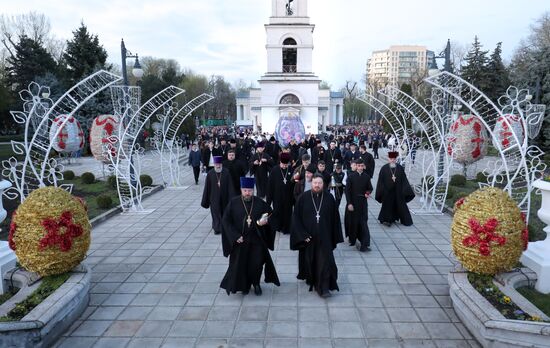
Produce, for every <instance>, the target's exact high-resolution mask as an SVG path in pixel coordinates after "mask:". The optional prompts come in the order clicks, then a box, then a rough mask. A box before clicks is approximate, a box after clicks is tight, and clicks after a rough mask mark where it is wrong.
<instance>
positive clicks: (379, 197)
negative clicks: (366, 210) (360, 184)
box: [375, 151, 414, 227]
mask: <svg viewBox="0 0 550 348" xmlns="http://www.w3.org/2000/svg"><path fill="white" fill-rule="evenodd" d="M398 155H399V153H398V152H396V151H392V152H388V158H389V163H388V164H385V165H384V166H383V167H382V168H380V173H379V174H378V183H377V184H376V197H375V198H376V201H378V202H379V203H382V207H381V208H380V215H378V220H379V221H380V223H382V224H384V225H386V226H388V227H389V226H391V224H392V223H394V222H396V221H397V220H399V221H400V222H401V224H402V225H405V226H411V225H412V224H413V221H412V217H411V213H410V211H409V208H408V207H407V203H409V202H410V201H412V200H413V198H414V192H413V190H412V188H411V185H410V184H409V180H408V179H407V175H406V174H405V170H404V169H403V167H402V166H401V165H399V164H397V163H396V162H397V156H398Z"/></svg>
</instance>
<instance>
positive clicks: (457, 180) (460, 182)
mask: <svg viewBox="0 0 550 348" xmlns="http://www.w3.org/2000/svg"><path fill="white" fill-rule="evenodd" d="M449 184H451V185H452V186H458V187H463V186H466V177H465V176H464V175H460V174H456V175H453V176H451V181H450V182H449Z"/></svg>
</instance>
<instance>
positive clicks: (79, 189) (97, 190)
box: [63, 177, 119, 219]
mask: <svg viewBox="0 0 550 348" xmlns="http://www.w3.org/2000/svg"><path fill="white" fill-rule="evenodd" d="M63 184H72V185H73V192H72V193H73V195H74V196H78V197H82V198H84V200H86V203H87V204H88V217H89V218H90V219H93V218H95V217H96V216H98V215H101V214H102V213H104V212H106V211H107V210H108V209H101V208H99V207H98V206H97V202H96V198H97V196H99V195H101V194H107V195H109V196H111V199H112V200H113V205H112V206H111V208H113V207H115V206H117V205H118V204H119V200H118V193H117V191H116V190H115V189H114V188H112V187H111V186H109V184H108V183H107V182H106V181H99V180H96V182H94V183H93V184H84V183H82V180H81V179H80V177H75V178H74V180H64V181H63ZM111 208H109V209H111Z"/></svg>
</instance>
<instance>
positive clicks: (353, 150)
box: [344, 144, 360, 169]
mask: <svg viewBox="0 0 550 348" xmlns="http://www.w3.org/2000/svg"><path fill="white" fill-rule="evenodd" d="M349 148H350V150H349V151H347V152H346V155H345V157H344V169H350V168H351V161H353V160H358V159H359V158H360V153H359V152H358V151H357V145H355V144H351V145H350V147H349Z"/></svg>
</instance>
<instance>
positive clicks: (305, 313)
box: [298, 307, 328, 322]
mask: <svg viewBox="0 0 550 348" xmlns="http://www.w3.org/2000/svg"><path fill="white" fill-rule="evenodd" d="M298 320H299V321H300V322H303V321H328V312H327V308H324V307H319V308H307V307H305V308H300V309H299V315H298Z"/></svg>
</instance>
